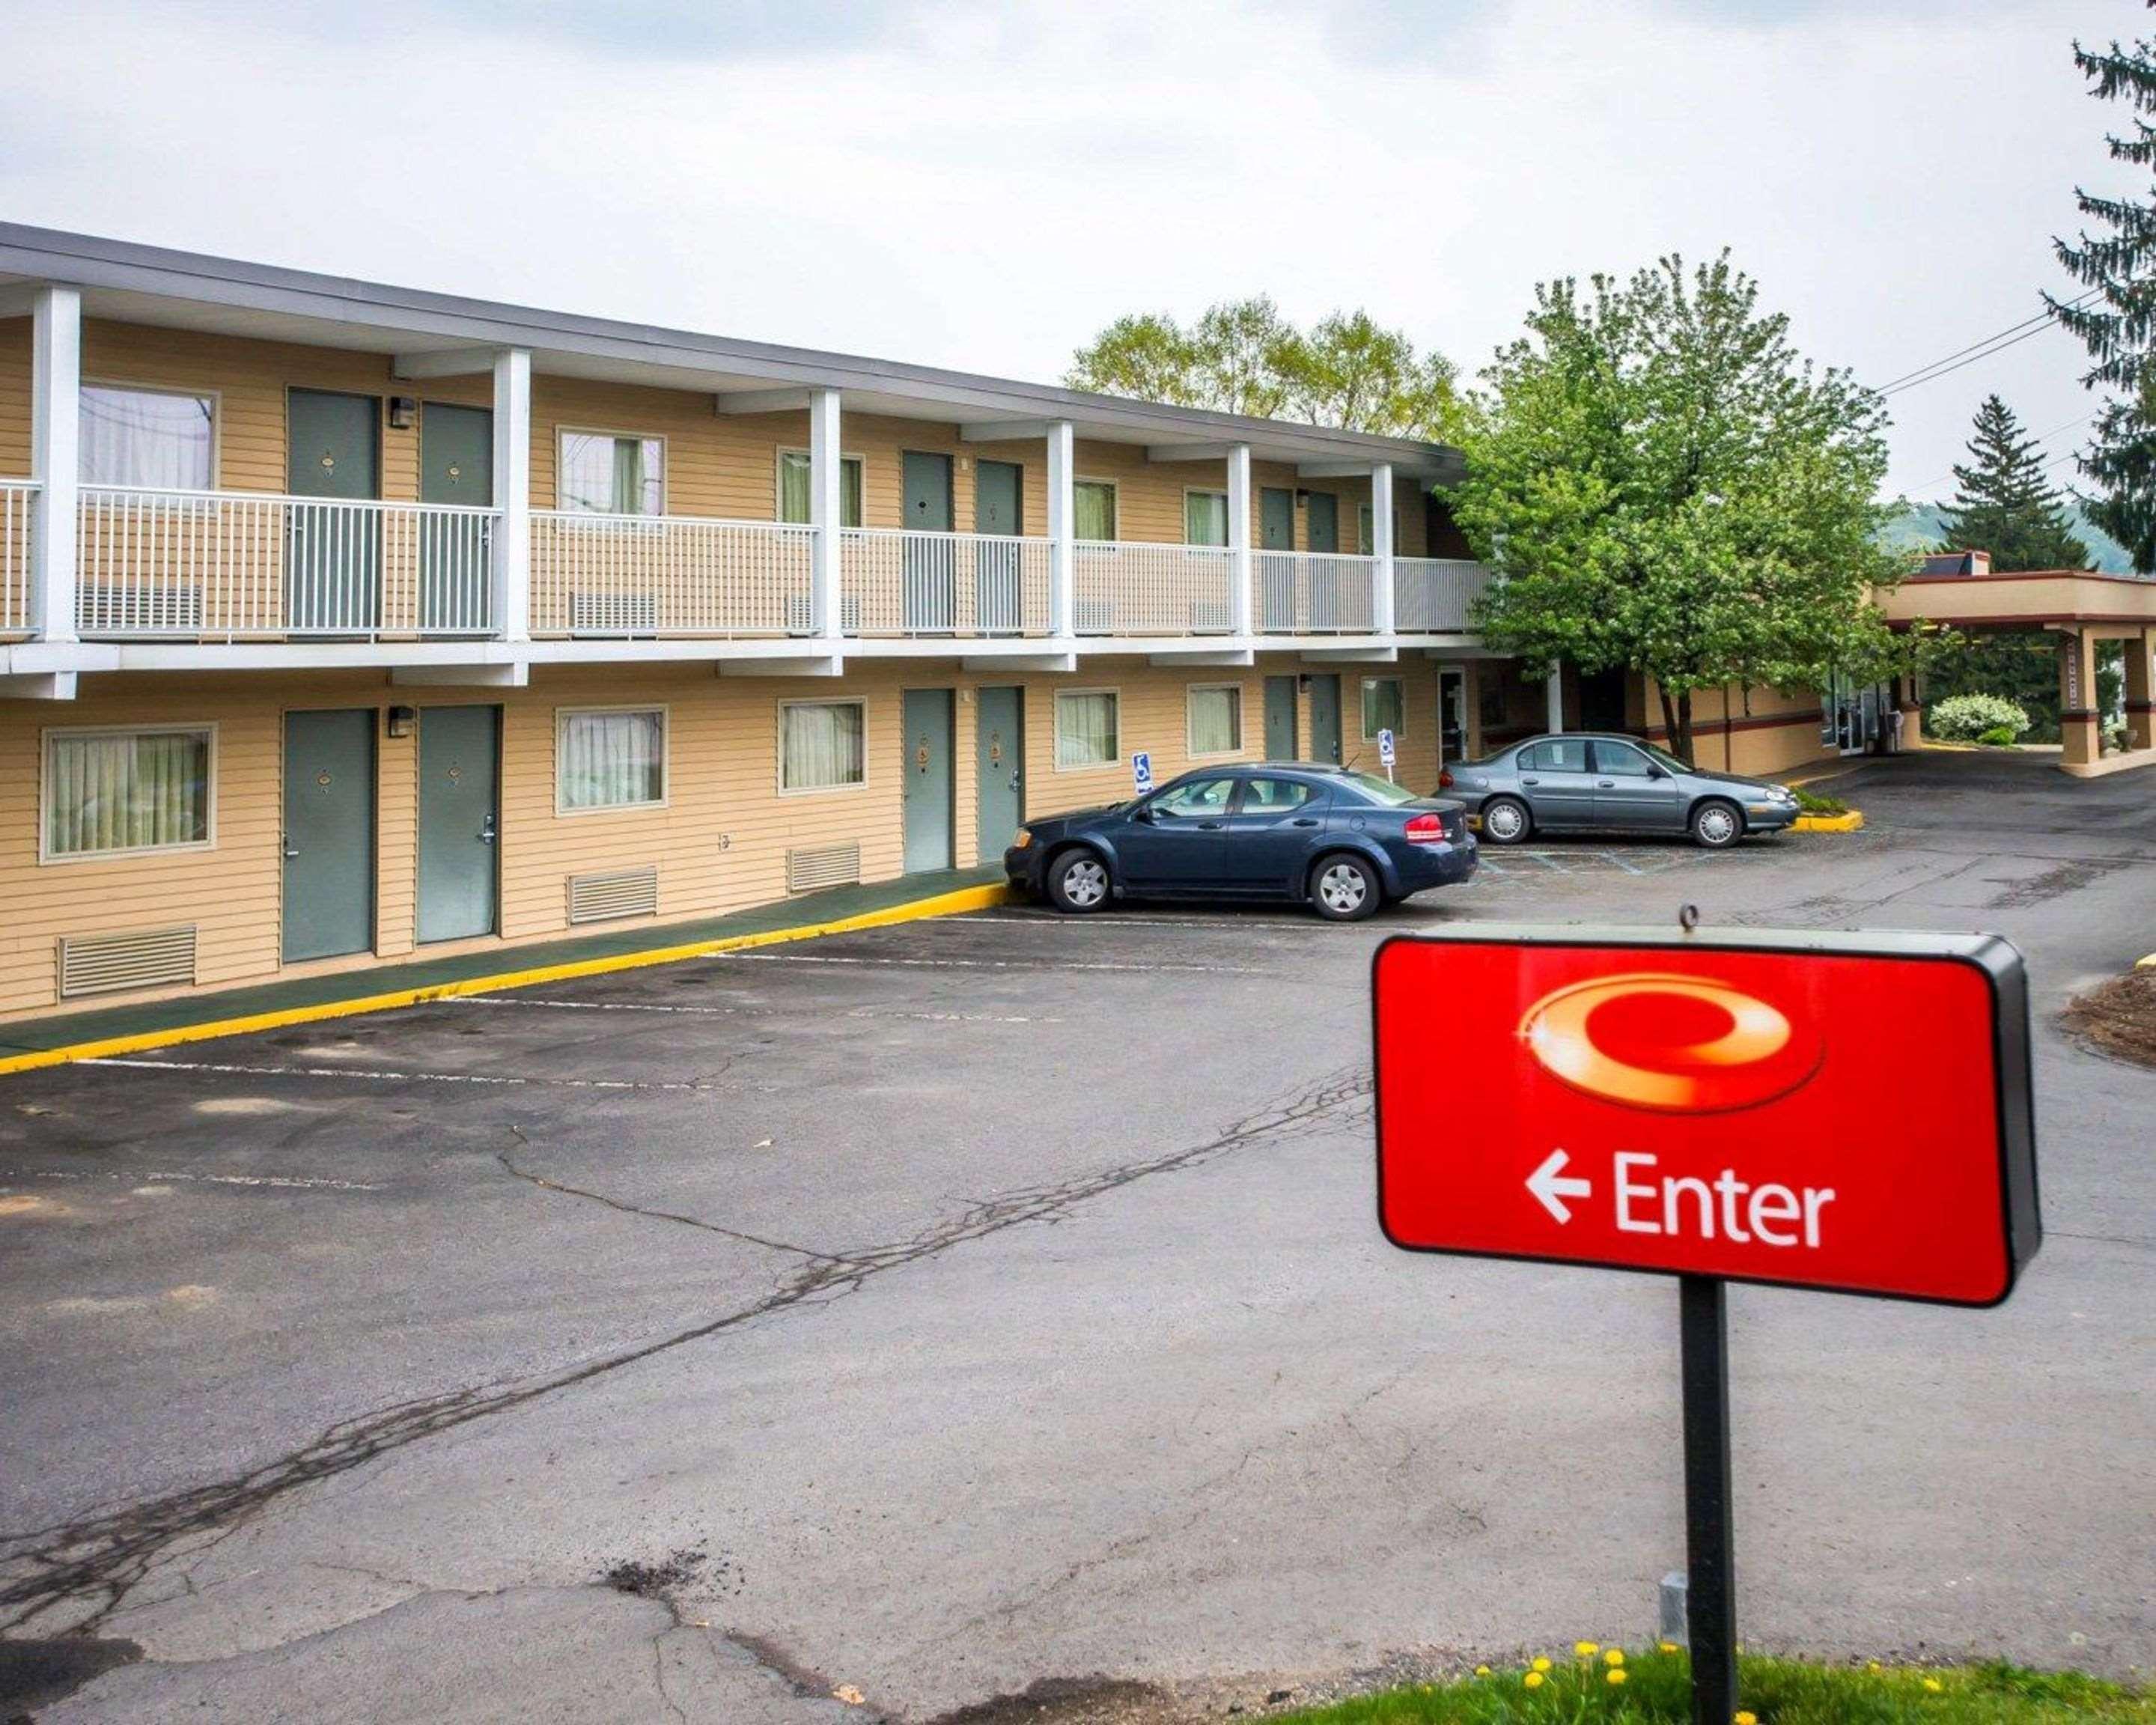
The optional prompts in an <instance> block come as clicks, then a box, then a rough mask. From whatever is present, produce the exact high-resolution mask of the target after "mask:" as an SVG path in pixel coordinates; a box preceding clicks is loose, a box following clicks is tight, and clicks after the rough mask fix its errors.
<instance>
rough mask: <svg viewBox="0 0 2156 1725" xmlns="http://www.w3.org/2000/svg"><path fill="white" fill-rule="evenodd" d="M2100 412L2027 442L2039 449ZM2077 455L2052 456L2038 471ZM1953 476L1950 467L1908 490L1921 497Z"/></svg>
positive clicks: (2091, 411)
mask: <svg viewBox="0 0 2156 1725" xmlns="http://www.w3.org/2000/svg"><path fill="white" fill-rule="evenodd" d="M2102 411H2103V409H2102V408H2090V409H2089V410H2088V412H2087V413H2076V415H2075V416H2074V417H2073V418H2071V419H2066V420H2062V421H2061V423H2060V424H2056V425H2054V426H2052V427H2051V429H2049V430H2048V431H2040V432H2038V433H2037V434H2035V436H2034V437H2032V438H2030V439H2029V441H2030V443H2032V444H2035V445H2036V446H2037V447H2039V448H2041V447H2042V446H2043V444H2044V443H2045V441H2046V439H2050V438H2055V437H2056V436H2057V435H2058V434H2060V433H2061V432H2062V431H2071V430H2072V429H2074V427H2076V425H2082V424H2087V422H2088V421H2089V420H2091V419H2093V418H2096V416H2097V414H2098V413H2102ZM2078 454H2080V451H2079V450H2072V451H2070V452H2069V453H2067V454H2064V455H2056V456H2054V457H2053V458H2052V459H2050V460H2049V461H2046V462H2043V463H2041V464H2040V469H2041V468H2045V467H2056V466H2057V465H2059V463H2060V462H2061V461H2071V460H2073V459H2075V458H2076V456H2077V455H2078ZM1956 465H1959V464H1958V463H1957V464H1956ZM1953 476H1954V475H1953V468H1951V467H1950V468H1948V470H1946V471H1945V472H1944V473H1943V474H1940V475H1938V476H1937V477H1936V478H1933V479H1928V480H1925V481H1924V482H1923V483H1922V485H1912V486H1910V487H1909V488H1908V489H1909V490H1910V492H1912V493H1913V494H1916V495H1922V494H1923V493H1924V492H1926V491H1928V490H1931V489H1932V487H1933V486H1934V485H1944V484H1945V483H1946V482H1947V481H1948V480H1950V479H1952V478H1953Z"/></svg>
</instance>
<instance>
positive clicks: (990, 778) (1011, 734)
mask: <svg viewBox="0 0 2156 1725" xmlns="http://www.w3.org/2000/svg"><path fill="white" fill-rule="evenodd" d="M983 465H986V464H985V463H984V464H983ZM974 700H975V701H977V702H978V709H977V711H976V714H975V721H974V733H975V743H976V752H977V760H976V764H975V768H974V783H975V784H976V785H977V786H978V796H979V809H980V832H979V834H978V840H977V848H976V853H975V854H976V855H978V858H979V860H981V861H982V862H984V863H993V862H1001V861H1002V860H1003V855H1004V851H1005V850H1008V849H1009V846H1010V841H1011V839H1012V838H1013V836H1014V834H1016V833H1017V831H1018V829H1019V828H1020V827H1021V826H1023V825H1024V824H1025V691H1024V690H1022V689H1015V688H1012V689H1001V688H998V689H983V690H981V691H978V693H977V694H976V695H975V696H974Z"/></svg>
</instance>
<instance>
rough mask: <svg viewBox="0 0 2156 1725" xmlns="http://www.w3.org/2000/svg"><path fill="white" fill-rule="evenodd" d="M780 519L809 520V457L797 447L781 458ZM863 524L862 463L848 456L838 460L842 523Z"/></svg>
mask: <svg viewBox="0 0 2156 1725" xmlns="http://www.w3.org/2000/svg"><path fill="white" fill-rule="evenodd" d="M778 518H779V520H781V521H792V522H794V523H796V524H797V525H803V526H805V525H806V524H807V522H808V456H807V455H805V454H803V453H802V452H801V451H800V450H798V449H787V450H783V451H782V452H781V453H780V454H779V457H778ZM860 524H861V464H860V462H859V461H857V460H855V459H854V458H853V457H851V456H848V457H846V458H845V459H844V460H842V461H840V462H839V526H842V527H858V526H860Z"/></svg>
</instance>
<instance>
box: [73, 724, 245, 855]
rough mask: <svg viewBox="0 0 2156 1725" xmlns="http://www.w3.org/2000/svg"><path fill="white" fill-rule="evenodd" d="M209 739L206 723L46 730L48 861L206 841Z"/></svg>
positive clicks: (195, 845) (187, 847)
mask: <svg viewBox="0 0 2156 1725" xmlns="http://www.w3.org/2000/svg"><path fill="white" fill-rule="evenodd" d="M212 743H213V733H212V732H211V730H210V727H209V726H206V725H200V726H177V725H173V726H150V727H146V728H142V729H139V730H124V731H105V730H98V731H49V732H46V733H45V786H44V799H45V809H44V857H45V860H48V861H55V860H68V859H71V858H75V857H91V856H123V855H129V854H131V853H133V852H137V851H145V850H202V849H203V848H205V847H207V846H208V845H209V843H210V842H211V829H210V819H211V817H210V809H211V803H212V791H211V781H210V773H211V758H212Z"/></svg>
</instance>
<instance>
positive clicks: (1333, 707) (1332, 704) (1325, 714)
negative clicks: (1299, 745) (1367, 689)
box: [1310, 675, 1340, 767]
mask: <svg viewBox="0 0 2156 1725" xmlns="http://www.w3.org/2000/svg"><path fill="white" fill-rule="evenodd" d="M1310 758H1311V759H1312V760H1313V761H1317V762H1321V763H1324V762H1329V763H1331V764H1332V765H1333V766H1335V767H1337V766H1338V765H1339V764H1340V679H1339V678H1338V677H1337V676H1330V675H1328V676H1318V677H1312V679H1311V680H1310Z"/></svg>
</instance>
